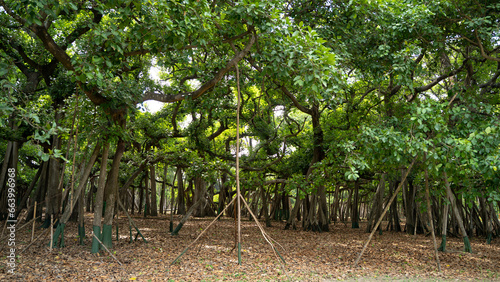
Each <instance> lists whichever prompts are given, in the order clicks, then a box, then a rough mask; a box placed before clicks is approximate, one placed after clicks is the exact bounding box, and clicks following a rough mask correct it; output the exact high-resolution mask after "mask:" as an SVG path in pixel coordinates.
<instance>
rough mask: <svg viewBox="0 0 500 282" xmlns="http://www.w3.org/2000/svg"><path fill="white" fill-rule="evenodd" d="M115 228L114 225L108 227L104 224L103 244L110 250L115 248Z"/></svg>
mask: <svg viewBox="0 0 500 282" xmlns="http://www.w3.org/2000/svg"><path fill="white" fill-rule="evenodd" d="M112 233H113V226H112V225H107V224H104V225H103V226H102V240H101V241H102V244H103V245H104V246H106V247H107V248H108V249H111V247H113V237H112Z"/></svg>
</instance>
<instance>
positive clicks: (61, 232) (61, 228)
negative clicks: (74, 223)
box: [49, 223, 66, 248]
mask: <svg viewBox="0 0 500 282" xmlns="http://www.w3.org/2000/svg"><path fill="white" fill-rule="evenodd" d="M49 226H50V224H49ZM65 226H66V224H64V223H60V224H58V225H57V228H56V230H55V231H54V237H52V247H53V248H64V227H65ZM59 237H61V241H59V244H57V241H58V240H59ZM49 246H50V243H49Z"/></svg>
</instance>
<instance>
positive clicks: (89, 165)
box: [52, 143, 101, 247]
mask: <svg viewBox="0 0 500 282" xmlns="http://www.w3.org/2000/svg"><path fill="white" fill-rule="evenodd" d="M100 149H101V146H100V144H99V143H98V144H97V145H96V146H95V148H94V152H93V153H92V155H91V157H90V160H89V162H88V163H87V165H86V166H85V169H84V171H83V173H82V174H81V178H80V181H79V182H78V187H77V188H76V189H75V190H73V195H71V197H73V199H72V201H69V203H70V204H68V205H66V207H65V209H64V213H63V214H62V216H61V220H60V222H59V225H58V226H57V230H56V232H55V233H54V236H53V242H52V245H53V246H57V244H56V243H57V240H58V238H59V236H61V241H60V243H59V246H60V247H64V227H65V226H66V223H67V222H68V220H69V218H70V216H71V214H72V213H73V209H74V207H75V204H76V202H77V201H78V198H80V196H81V192H82V190H83V189H84V188H85V186H86V184H87V180H88V178H89V175H90V171H91V170H92V167H93V166H94V163H95V161H96V159H97V156H98V155H99V151H100Z"/></svg>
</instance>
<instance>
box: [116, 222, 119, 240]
mask: <svg viewBox="0 0 500 282" xmlns="http://www.w3.org/2000/svg"><path fill="white" fill-rule="evenodd" d="M119 237H120V236H119V235H118V223H117V224H116V241H117V242H118V239H119Z"/></svg>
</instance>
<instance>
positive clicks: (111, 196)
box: [102, 138, 125, 249]
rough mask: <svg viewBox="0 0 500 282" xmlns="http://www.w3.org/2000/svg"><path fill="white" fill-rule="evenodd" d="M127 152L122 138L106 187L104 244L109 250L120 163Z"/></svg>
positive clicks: (119, 141) (117, 147) (117, 146)
mask: <svg viewBox="0 0 500 282" xmlns="http://www.w3.org/2000/svg"><path fill="white" fill-rule="evenodd" d="M124 151H125V142H124V141H123V140H122V139H121V138H120V139H119V140H118V144H117V145H116V151H115V156H114V158H113V164H112V165H111V170H110V171H109V173H108V177H107V179H106V186H105V194H107V197H106V211H105V213H104V222H103V228H102V243H103V244H104V245H105V246H106V247H107V248H108V249H109V248H111V247H112V237H111V229H112V224H113V215H114V212H115V203H116V199H117V197H118V173H119V171H120V161H121V159H122V156H123V152H124Z"/></svg>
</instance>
